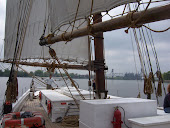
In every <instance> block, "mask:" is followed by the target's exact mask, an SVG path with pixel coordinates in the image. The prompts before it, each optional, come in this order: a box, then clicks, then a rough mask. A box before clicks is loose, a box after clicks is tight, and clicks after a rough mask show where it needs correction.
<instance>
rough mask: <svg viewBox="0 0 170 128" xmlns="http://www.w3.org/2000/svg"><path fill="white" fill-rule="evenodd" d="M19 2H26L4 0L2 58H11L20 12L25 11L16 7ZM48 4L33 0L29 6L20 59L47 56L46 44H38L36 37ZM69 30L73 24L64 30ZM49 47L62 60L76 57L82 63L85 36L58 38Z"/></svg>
mask: <svg viewBox="0 0 170 128" xmlns="http://www.w3.org/2000/svg"><path fill="white" fill-rule="evenodd" d="M20 4H23V5H25V6H26V4H27V2H24V1H22V2H21V3H20V0H8V1H7V12H6V28H5V51H4V55H5V59H13V55H14V49H15V45H16V39H17V29H18V22H19V14H20V13H21V12H22V11H24V9H21V8H19V5H20ZM23 5H22V6H23ZM48 7H49V6H48V0H32V8H31V11H30V16H29V19H28V25H27V29H26V34H25V39H24V44H23V48H22V54H21V59H33V58H35V59H39V58H44V59H45V58H50V55H49V52H48V50H49V48H48V47H45V46H44V47H42V46H40V45H39V39H40V37H41V36H42V33H43V30H44V23H46V21H47V18H48V15H47V14H48ZM56 9H57V8H56ZM50 22H51V21H50V20H48V24H47V28H46V32H45V36H47V35H48V34H49V33H50V29H51V27H50ZM82 23H83V24H82ZM80 24H82V25H81V27H84V26H86V25H87V22H84V20H79V21H76V23H75V25H76V26H79V25H80ZM67 28H68V25H65V26H63V27H62V28H61V29H60V30H62V31H65V30H66V29H67ZM71 30H72V28H71V27H70V28H69V29H68V30H67V31H71ZM60 33H61V32H60ZM51 47H52V48H54V50H55V51H56V54H57V56H58V57H59V59H61V60H66V61H74V62H75V61H76V62H77V63H84V62H87V61H88V37H87V36H85V37H82V38H78V39H74V40H72V41H70V42H68V43H63V42H59V43H58V44H54V45H52V46H51Z"/></svg>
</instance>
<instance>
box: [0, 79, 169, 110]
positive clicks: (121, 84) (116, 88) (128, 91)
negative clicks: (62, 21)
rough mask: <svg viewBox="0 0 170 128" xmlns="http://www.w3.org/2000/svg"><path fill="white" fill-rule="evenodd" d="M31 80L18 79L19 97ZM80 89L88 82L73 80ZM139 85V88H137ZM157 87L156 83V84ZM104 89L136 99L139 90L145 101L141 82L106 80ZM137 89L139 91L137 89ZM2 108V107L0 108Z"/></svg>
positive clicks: (0, 93)
mask: <svg viewBox="0 0 170 128" xmlns="http://www.w3.org/2000/svg"><path fill="white" fill-rule="evenodd" d="M7 80H8V78H7V77H0V81H1V83H0V106H2V104H3V99H4V95H5V90H6V82H7ZM31 80H32V78H22V77H18V86H19V94H18V95H19V97H20V96H22V94H23V93H24V92H26V91H27V90H28V89H29V88H30V83H31ZM74 80H75V81H76V82H77V83H78V84H79V85H80V88H82V89H86V90H87V89H88V80H87V79H74ZM56 83H57V82H56ZM138 83H139V87H138ZM156 85H157V83H156ZM164 85H165V88H167V85H168V83H164ZM106 87H107V89H108V94H109V95H114V96H120V97H137V95H138V93H139V90H140V93H141V97H142V98H145V99H146V95H144V93H143V81H138V82H137V81H135V80H107V81H106ZM138 88H139V89H138ZM162 92H163V93H162V94H163V96H162V97H159V105H160V106H162V105H163V100H164V97H165V95H164V91H163V90H162ZM152 99H154V100H156V97H155V94H152ZM1 108H2V107H1ZM1 108H0V109H1Z"/></svg>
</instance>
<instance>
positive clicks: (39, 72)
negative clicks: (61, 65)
mask: <svg viewBox="0 0 170 128" xmlns="http://www.w3.org/2000/svg"><path fill="white" fill-rule="evenodd" d="M9 74H10V70H9V69H5V70H4V71H2V70H0V77H8V76H9ZM33 75H35V76H39V77H48V76H49V75H50V73H49V72H43V71H42V70H36V71H34V72H33V71H31V72H30V73H26V72H24V71H18V73H17V76H18V77H32V76H33ZM62 75H63V76H66V74H62ZM69 75H70V76H71V77H72V78H77V79H86V78H89V76H88V75H80V74H77V73H70V74H69ZM53 77H61V76H60V74H58V73H57V72H55V73H53ZM91 77H92V78H93V76H91ZM162 77H163V79H164V80H170V71H168V72H165V73H163V74H162ZM113 79H117V80H136V79H138V80H140V79H142V77H141V75H140V74H134V73H125V75H124V76H117V77H114V78H113Z"/></svg>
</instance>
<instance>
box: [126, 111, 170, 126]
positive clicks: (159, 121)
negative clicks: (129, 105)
mask: <svg viewBox="0 0 170 128" xmlns="http://www.w3.org/2000/svg"><path fill="white" fill-rule="evenodd" d="M128 121H129V122H130V123H131V124H132V128H170V114H167V115H162V116H152V117H143V118H133V119H129V120H128Z"/></svg>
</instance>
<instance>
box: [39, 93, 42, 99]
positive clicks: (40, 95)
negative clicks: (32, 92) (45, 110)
mask: <svg viewBox="0 0 170 128" xmlns="http://www.w3.org/2000/svg"><path fill="white" fill-rule="evenodd" d="M41 97H42V94H41V91H40V92H39V100H41Z"/></svg>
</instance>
